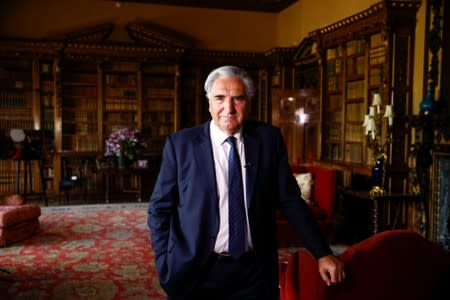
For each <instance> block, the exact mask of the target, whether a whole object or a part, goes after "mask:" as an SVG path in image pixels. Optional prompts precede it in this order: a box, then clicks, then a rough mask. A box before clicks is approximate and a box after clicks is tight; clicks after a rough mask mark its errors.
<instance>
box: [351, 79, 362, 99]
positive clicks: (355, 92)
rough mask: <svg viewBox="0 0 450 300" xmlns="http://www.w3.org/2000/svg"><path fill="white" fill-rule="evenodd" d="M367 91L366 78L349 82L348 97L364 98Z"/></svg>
mask: <svg viewBox="0 0 450 300" xmlns="http://www.w3.org/2000/svg"><path fill="white" fill-rule="evenodd" d="M365 93H366V90H365V84H364V80H358V81H351V82H347V99H358V98H364V95H365Z"/></svg>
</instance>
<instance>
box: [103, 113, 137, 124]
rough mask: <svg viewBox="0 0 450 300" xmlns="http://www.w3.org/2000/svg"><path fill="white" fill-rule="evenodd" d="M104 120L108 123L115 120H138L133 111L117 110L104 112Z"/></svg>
mask: <svg viewBox="0 0 450 300" xmlns="http://www.w3.org/2000/svg"><path fill="white" fill-rule="evenodd" d="M103 118H104V121H105V122H108V123H114V122H120V123H123V122H134V123H136V122H137V115H136V114H135V113H132V112H115V113H106V114H104V117H103Z"/></svg>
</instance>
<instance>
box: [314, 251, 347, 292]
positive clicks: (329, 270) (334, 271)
mask: <svg viewBox="0 0 450 300" xmlns="http://www.w3.org/2000/svg"><path fill="white" fill-rule="evenodd" d="M317 262H318V264H319V273H320V276H321V277H322V279H323V281H325V283H326V284H327V285H328V286H330V285H332V284H338V283H340V282H341V281H343V280H344V279H345V271H344V262H343V261H342V260H340V259H339V258H338V257H337V256H334V255H328V256H324V257H322V258H320V259H319V260H318V261H317Z"/></svg>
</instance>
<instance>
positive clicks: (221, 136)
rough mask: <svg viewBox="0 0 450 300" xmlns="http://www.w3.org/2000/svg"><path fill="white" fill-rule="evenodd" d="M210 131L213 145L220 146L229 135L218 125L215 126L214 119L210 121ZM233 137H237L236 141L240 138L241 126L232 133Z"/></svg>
mask: <svg viewBox="0 0 450 300" xmlns="http://www.w3.org/2000/svg"><path fill="white" fill-rule="evenodd" d="M209 127H210V132H211V141H212V144H213V145H214V147H220V146H221V145H222V144H223V143H224V142H225V140H226V139H227V138H228V137H229V135H227V134H226V133H225V132H223V131H222V130H220V128H219V127H217V126H216V124H215V123H214V121H211V123H210V126H209ZM234 137H235V138H236V139H237V141H238V142H240V141H241V139H242V126H241V129H239V131H238V132H237V133H235V134H234Z"/></svg>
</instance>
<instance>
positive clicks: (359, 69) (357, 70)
mask: <svg viewBox="0 0 450 300" xmlns="http://www.w3.org/2000/svg"><path fill="white" fill-rule="evenodd" d="M346 63H347V75H348V76H354V75H364V72H365V70H366V57H365V56H357V57H355V58H351V59H347V60H346Z"/></svg>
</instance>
